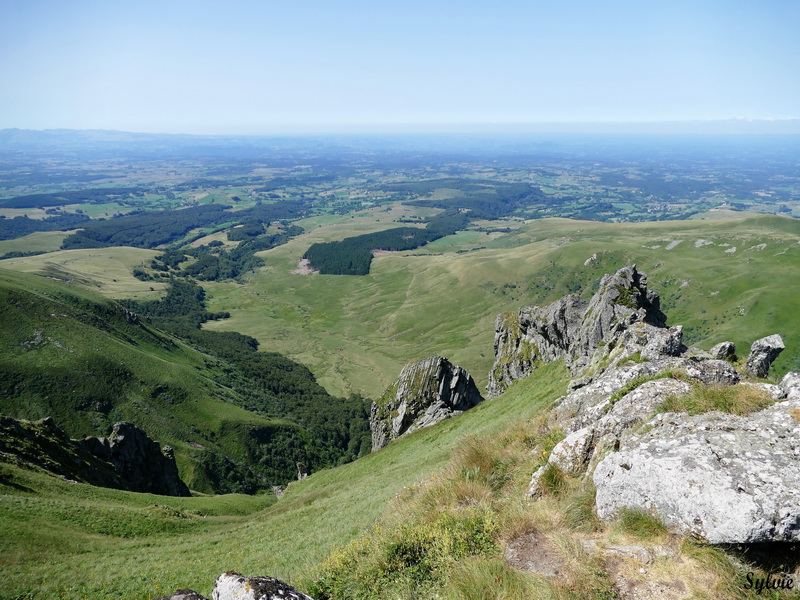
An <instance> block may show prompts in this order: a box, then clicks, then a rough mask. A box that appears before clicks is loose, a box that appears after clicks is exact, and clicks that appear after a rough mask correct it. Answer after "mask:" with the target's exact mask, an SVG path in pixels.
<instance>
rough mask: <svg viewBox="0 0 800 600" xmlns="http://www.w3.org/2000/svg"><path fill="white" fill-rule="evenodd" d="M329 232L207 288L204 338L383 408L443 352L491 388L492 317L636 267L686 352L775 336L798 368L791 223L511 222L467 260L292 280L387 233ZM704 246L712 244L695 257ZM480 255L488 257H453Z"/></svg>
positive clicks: (784, 362) (405, 257) (785, 364)
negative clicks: (412, 373) (215, 332)
mask: <svg viewBox="0 0 800 600" xmlns="http://www.w3.org/2000/svg"><path fill="white" fill-rule="evenodd" d="M369 214H372V215H374V216H375V217H376V218H384V215H383V214H382V213H381V212H380V211H375V212H373V213H369ZM351 223H352V224H353V225H352V226H351ZM326 225H327V226H325V227H322V228H320V229H311V230H310V231H309V232H308V233H307V234H304V235H302V236H299V237H298V238H296V239H294V240H292V241H291V242H289V243H288V244H286V245H285V246H282V247H280V248H275V249H273V250H270V251H267V252H264V253H261V256H262V257H263V258H264V259H265V261H266V266H265V267H264V268H263V269H262V270H261V271H260V272H258V273H257V274H255V275H253V276H252V277H251V278H250V280H249V282H248V284H247V285H246V286H242V285H237V284H234V283H219V284H210V285H207V286H206V288H207V290H208V292H209V295H210V297H211V300H210V303H209V309H210V310H212V311H229V312H230V313H231V315H232V317H231V319H229V320H226V321H225V323H224V324H223V323H210V324H208V325H207V327H208V328H211V329H233V330H238V331H242V332H244V333H247V334H249V335H252V336H254V337H256V338H257V339H258V340H259V341H260V342H261V343H262V344H263V345H264V346H265V347H269V348H272V349H274V350H276V351H279V352H281V353H284V354H286V355H288V356H290V357H291V358H294V359H295V360H298V361H299V362H301V363H303V364H305V365H307V366H309V368H311V370H312V372H313V373H314V374H315V376H316V377H317V379H318V380H319V381H320V383H321V384H322V385H324V386H325V387H326V389H328V390H330V391H331V393H334V394H346V393H349V392H351V391H359V392H362V393H365V394H366V395H368V396H372V397H376V396H378V395H380V394H381V393H382V392H383V390H384V389H385V387H386V386H387V385H388V384H389V383H390V382H391V381H392V380H393V379H394V378H395V377H396V376H397V373H399V371H400V369H401V368H402V366H403V365H404V364H405V363H406V362H408V361H410V360H415V359H419V358H424V357H427V356H432V355H437V354H441V355H445V356H447V357H448V358H450V359H451V360H452V361H453V362H455V363H457V364H460V365H462V366H464V367H465V368H466V369H467V370H469V371H470V373H471V374H472V375H473V377H475V379H476V381H477V383H478V385H485V383H486V380H487V377H488V372H489V369H490V368H491V365H492V362H493V356H492V350H491V348H492V340H493V335H494V319H495V315H497V314H498V313H500V312H504V311H508V310H516V309H518V308H519V307H520V306H524V305H528V304H544V303H546V302H550V301H552V300H555V299H557V298H559V297H561V296H562V295H563V294H565V293H569V292H575V291H580V292H581V293H585V294H591V292H592V287H593V285H596V283H597V281H598V280H599V278H600V277H601V276H602V275H603V274H604V273H608V272H613V271H614V270H615V269H617V268H619V267H621V266H623V265H625V264H630V263H636V264H637V265H638V266H639V268H640V269H641V270H643V271H645V272H646V273H647V274H648V276H649V280H650V285H651V287H652V288H653V289H655V290H656V291H658V292H659V293H660V294H661V296H662V299H663V308H664V311H665V312H666V313H667V315H668V317H669V320H670V324H683V325H684V326H686V330H685V333H686V338H687V340H688V341H689V342H690V343H692V344H697V345H700V346H701V347H710V346H711V345H713V344H714V343H717V342H719V341H723V340H725V339H730V340H732V341H734V342H736V343H737V345H738V346H739V352H740V354H746V353H747V351H748V350H749V346H750V343H751V342H752V341H753V340H755V339H757V338H759V337H762V336H764V335H768V334H770V333H775V332H779V333H781V335H782V336H783V337H784V341H785V342H786V344H787V350H786V351H785V352H784V353H783V355H782V356H781V357H780V358H779V359H778V361H777V362H776V364H775V367H774V373H776V374H780V373H782V372H785V371H786V370H788V369H791V368H795V369H797V368H800V334H798V332H799V331H800V314H798V313H797V311H796V310H795V309H794V308H793V306H794V302H795V299H796V298H797V297H798V295H800V280H799V279H798V278H797V276H796V268H797V265H799V264H800V244H798V242H799V241H800V221H797V220H793V219H787V218H779V217H748V216H745V217H744V218H733V219H730V218H729V219H724V220H708V221H701V220H692V221H669V222H665V221H661V222H654V223H615V224H608V223H597V222H589V221H572V220H567V219H543V220H537V221H532V222H530V223H527V224H525V225H523V226H521V227H520V224H519V223H513V222H512V223H510V225H511V226H513V227H519V229H517V230H516V231H514V232H512V233H509V234H503V235H498V234H496V233H492V234H489V235H487V234H485V233H484V234H482V235H483V238H485V241H482V242H481V243H480V244H478V242H479V240H482V238H480V236H479V237H478V240H476V239H475V237H474V235H473V234H472V233H470V235H465V236H464V237H463V245H462V247H461V248H458V247H457V246H454V245H453V240H449V239H448V245H447V246H445V247H444V248H443V249H447V250H449V252H443V253H441V254H438V255H436V254H433V255H432V254H430V250H431V249H426V251H425V254H424V255H423V253H419V255H418V253H417V252H415V251H411V252H400V253H395V254H390V255H385V256H380V257H378V258H377V259H375V260H374V261H373V264H372V269H371V272H370V274H369V275H366V276H363V277H360V278H358V279H357V280H356V281H353V280H352V279H351V278H347V277H341V276H333V275H326V276H320V275H295V274H292V273H291V271H292V270H293V269H294V268H295V267H296V266H297V263H298V261H299V260H300V258H301V257H302V255H303V252H304V251H305V249H306V248H307V247H308V246H309V244H310V243H314V242H317V241H329V240H332V239H342V238H344V237H347V236H348V235H352V233H353V232H354V231H359V232H364V231H365V230H367V231H369V230H374V229H377V228H379V227H380V225H377V224H375V221H374V220H373V221H370V220H369V218H368V217H367V216H365V217H360V218H357V219H353V220H352V221H349V222H348V220H339V221H338V223H334V224H328V223H327V222H326ZM308 229H309V227H307V230H308ZM700 240H707V241H710V242H712V244H713V245H711V244H708V245H700V246H698V247H696V246H695V244H696V243H698V242H700ZM674 242H679V243H678V244H677V245H672V246H671V244H673V243H674ZM722 244H728V245H727V246H722ZM761 244H765V246H764V247H763V248H762V247H761ZM432 245H435V243H434V244H432ZM478 245H483V246H485V248H483V249H479V250H474V251H467V252H463V253H457V251H458V250H470V249H471V248H475V247H476V246H478ZM670 246H671V247H670ZM668 247H670V249H667V248H668ZM733 247H736V251H735V252H726V250H731V249H732V248H733ZM595 254H596V255H597V258H596V259H595V260H590V261H588V262H586V261H587V259H590V257H592V256H593V255H595ZM584 263H586V264H584Z"/></svg>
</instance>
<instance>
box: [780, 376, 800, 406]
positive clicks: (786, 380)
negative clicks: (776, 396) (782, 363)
mask: <svg viewBox="0 0 800 600" xmlns="http://www.w3.org/2000/svg"><path fill="white" fill-rule="evenodd" d="M780 388H781V389H782V390H783V391H784V393H785V394H786V398H787V399H789V400H798V399H800V373H797V372H796V371H791V372H789V373H787V374H786V375H784V376H783V379H781V383H780Z"/></svg>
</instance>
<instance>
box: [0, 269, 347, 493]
mask: <svg viewBox="0 0 800 600" xmlns="http://www.w3.org/2000/svg"><path fill="white" fill-rule="evenodd" d="M0 344H2V346H3V348H5V349H6V350H5V351H4V352H3V353H2V355H0V411H2V412H3V413H6V414H9V415H11V416H14V417H18V418H27V419H39V418H43V417H46V416H52V417H53V418H54V419H55V421H56V423H57V425H59V426H60V427H63V428H64V429H65V430H66V431H67V432H68V434H69V435H70V436H72V437H78V438H79V437H82V436H84V435H90V434H91V435H98V436H102V435H105V434H107V433H108V431H109V430H110V427H111V425H112V424H113V423H114V422H116V421H121V420H125V421H130V422H133V423H134V424H136V425H138V426H140V427H141V428H142V429H144V430H145V431H146V432H147V433H148V434H149V435H150V436H151V437H153V438H155V439H158V440H160V441H161V442H162V443H168V444H171V445H172V446H173V447H174V448H175V454H176V458H177V460H178V464H179V467H180V470H181V475H182V478H183V479H184V480H185V481H186V482H187V483H188V484H189V485H190V487H193V488H194V489H198V490H202V491H209V492H210V491H220V492H224V491H246V492H253V491H255V490H257V489H259V488H265V487H268V486H269V485H272V484H279V483H285V482H286V481H288V480H290V479H291V478H293V477H294V476H295V475H296V473H297V465H298V463H299V464H302V465H304V467H305V468H306V469H310V470H316V469H318V468H321V467H323V466H325V465H327V464H330V462H331V460H332V459H333V460H335V456H332V455H331V452H330V451H329V450H330V449H329V448H328V447H326V446H325V444H324V443H323V442H322V441H321V440H319V439H317V437H315V436H314V435H312V434H311V433H310V432H309V431H308V430H307V429H305V428H304V427H301V426H300V425H298V424H297V423H296V422H291V421H288V420H285V419H280V418H268V417H267V416H264V415H263V414H256V413H255V412H253V411H252V410H246V409H245V408H243V407H246V406H247V401H246V399H245V398H243V397H242V396H241V395H240V394H238V393H237V391H235V390H234V389H232V388H231V387H229V386H228V385H226V383H229V382H231V381H232V379H231V374H232V373H233V374H234V375H235V374H236V373H237V370H236V368H235V367H233V366H231V365H230V364H229V363H228V362H226V361H224V360H220V359H218V358H214V357H212V356H209V355H207V354H203V353H201V352H198V351H197V350H194V349H192V348H190V347H188V346H187V345H185V344H184V343H182V342H180V341H178V340H176V339H175V338H172V337H170V336H167V335H165V334H163V333H161V332H159V331H158V330H156V329H154V328H153V327H151V326H149V325H148V324H147V323H145V322H144V321H141V320H140V319H139V318H138V317H137V316H136V315H135V314H133V313H131V312H129V311H126V309H124V308H123V307H122V306H120V305H119V304H117V303H115V302H113V301H111V300H107V299H104V298H102V297H100V296H97V295H96V294H94V293H93V292H90V291H87V290H85V289H82V288H81V287H79V286H77V285H69V284H66V283H64V282H61V281H53V280H50V279H47V278H44V277H38V276H33V275H26V274H19V273H11V272H7V271H0ZM233 380H234V381H235V380H236V379H235V378H234V379H233ZM249 408H252V407H249ZM337 456H338V455H337Z"/></svg>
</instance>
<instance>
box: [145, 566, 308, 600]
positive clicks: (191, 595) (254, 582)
mask: <svg viewBox="0 0 800 600" xmlns="http://www.w3.org/2000/svg"><path fill="white" fill-rule="evenodd" d="M153 600H207V598H206V597H205V596H201V595H200V594H198V593H197V592H195V591H194V590H176V591H175V592H173V593H172V594H170V595H169V596H160V597H158V598H154V599H153ZM211 600H314V599H313V598H311V597H310V596H306V595H305V594H303V593H302V592H300V591H298V590H296V589H295V588H293V587H292V586H290V585H289V584H288V583H284V582H283V581H281V580H280V579H275V578H273V577H245V576H244V575H240V574H239V573H236V572H234V571H228V572H226V573H223V574H222V575H220V576H219V577H218V578H217V581H216V582H215V583H214V590H213V591H212V592H211Z"/></svg>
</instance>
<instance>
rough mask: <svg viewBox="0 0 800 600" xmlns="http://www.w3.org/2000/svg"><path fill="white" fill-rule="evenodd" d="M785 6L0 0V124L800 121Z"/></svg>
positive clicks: (208, 127)
mask: <svg viewBox="0 0 800 600" xmlns="http://www.w3.org/2000/svg"><path fill="white" fill-rule="evenodd" d="M798 31H800V2H797V1H795V0H780V1H776V0H752V1H748V2H743V1H739V0H725V1H713V0H709V1H704V0H693V1H691V2H688V1H683V0H659V1H657V2H656V1H650V0H602V1H601V0H597V1H588V0H560V1H554V0H548V1H547V2H540V1H539V0H529V1H526V2H523V1H504V0H497V1H494V2H489V1H481V2H471V1H468V0H465V1H461V2H450V1H437V0H428V1H417V0H406V1H403V2H375V1H372V2H366V1H363V2H362V1H360V0H340V1H327V2H326V1H318V0H294V1H291V0H284V1H282V2H274V1H272V0H262V1H258V2H256V1H243V0H227V1H224V2H223V1H218V2H210V1H204V0H193V1H191V2H187V1H183V0H160V1H158V2H156V1H152V0H138V1H137V2H123V1H119V0H103V1H97V2H95V1H90V0H58V1H53V0H3V1H2V2H0V82H2V83H1V84H0V128H4V127H21V128H31V129H43V128H62V127H63V128H75V129H92V128H98V129H117V130H126V131H147V132H176V133H177V132H181V133H275V132H287V131H302V132H313V131H348V130H358V131H370V130H375V131H381V130H393V131H404V130H408V131H412V130H415V129H433V130H435V129H437V128H441V129H448V128H451V129H458V128H460V127H465V128H467V129H469V128H470V127H486V126H490V125H492V124H499V125H500V126H502V125H503V124H513V123H553V122H581V123H585V122H621V121H676V120H677V121H683V120H697V121H705V120H716V119H734V118H744V119H786V118H798V117H800V34H798Z"/></svg>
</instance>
